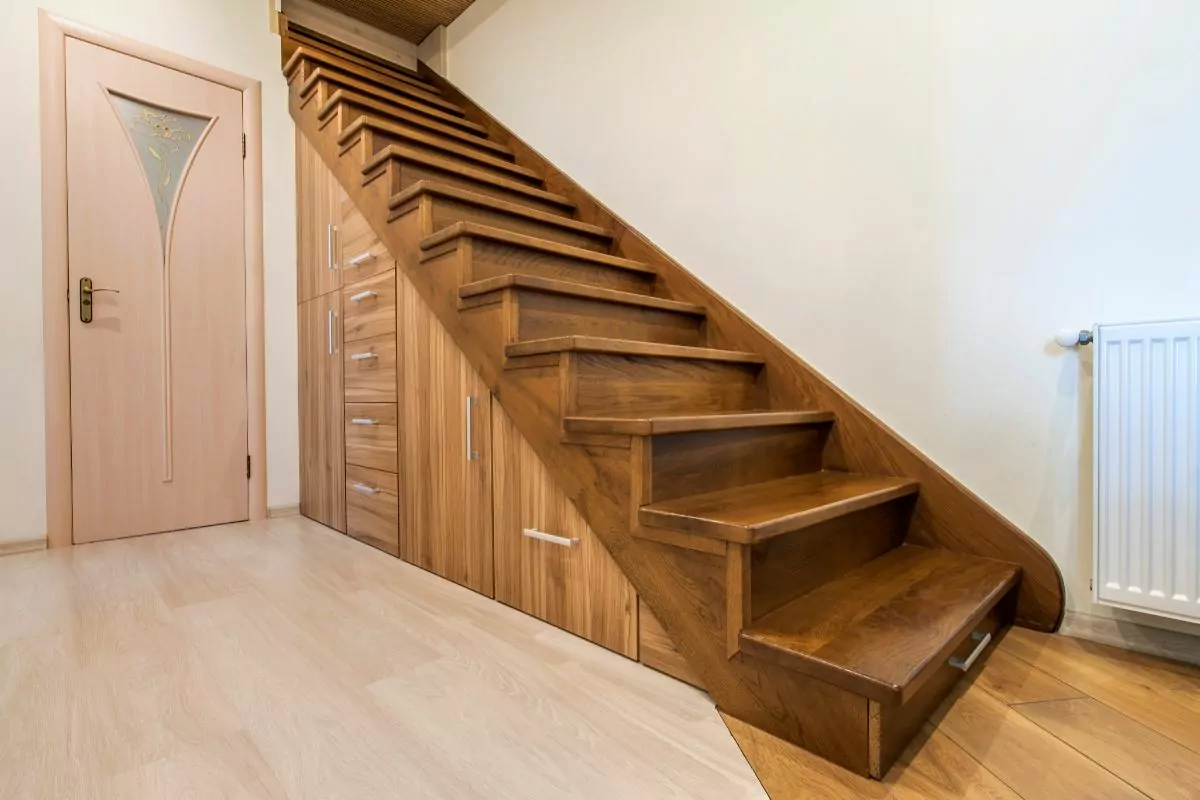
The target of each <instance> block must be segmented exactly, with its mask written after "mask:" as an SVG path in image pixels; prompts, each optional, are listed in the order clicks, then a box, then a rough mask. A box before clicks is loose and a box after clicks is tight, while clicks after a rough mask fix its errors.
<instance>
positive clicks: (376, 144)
mask: <svg viewBox="0 0 1200 800" xmlns="http://www.w3.org/2000/svg"><path fill="white" fill-rule="evenodd" d="M412 130H413V132H414V133H415V134H418V137H421V138H425V139H429V138H434V139H437V140H438V141H437V142H433V143H431V142H428V141H421V140H420V138H409V137H406V136H400V135H396V134H393V133H390V132H386V131H379V130H374V129H371V128H368V129H365V130H363V131H361V132H360V134H359V135H357V136H352V138H350V139H349V140H347V141H346V142H345V143H343V144H342V146H341V148H340V149H341V152H343V153H345V152H348V151H350V150H353V149H355V148H358V152H359V153H360V154H361V156H362V160H363V163H366V162H367V161H369V160H370V159H371V157H372V156H374V155H375V154H376V153H378V152H379V151H380V150H383V149H385V148H387V147H388V146H389V145H393V144H394V145H398V146H400V147H407V148H410V149H412V150H417V151H420V152H422V153H425V154H427V155H430V156H433V157H434V158H442V159H446V160H447V161H452V162H454V163H455V164H459V165H461V166H464V167H469V168H471V169H482V170H485V171H487V172H490V173H493V174H495V175H497V176H498V177H502V178H505V179H507V180H512V181H517V182H519V183H523V184H525V185H526V186H533V187H535V188H541V184H542V180H541V179H540V178H537V177H535V176H530V175H526V174H524V173H523V172H519V171H515V170H511V169H508V168H507V164H508V162H506V161H503V160H501V159H498V158H491V157H489V156H487V155H486V154H484V153H479V152H478V151H474V150H473V151H472V152H471V153H469V154H468V153H463V152H461V150H462V149H463V147H462V145H461V144H460V143H459V142H457V141H456V140H452V139H449V138H446V137H443V136H439V135H437V134H430V133H429V132H428V131H420V130H418V129H416V128H412ZM442 144H446V145H447V146H448V147H449V148H457V149H458V150H459V151H460V152H453V150H451V149H447V148H445V147H442V146H440V145H442ZM477 154H478V155H477Z"/></svg>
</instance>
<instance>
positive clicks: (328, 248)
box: [325, 223, 338, 269]
mask: <svg viewBox="0 0 1200 800" xmlns="http://www.w3.org/2000/svg"><path fill="white" fill-rule="evenodd" d="M337 232H338V229H337V225H334V224H333V223H330V224H329V225H326V226H325V258H326V260H327V261H328V267H329V268H330V269H337V257H336V256H335V255H334V251H335V247H334V242H335V241H337Z"/></svg>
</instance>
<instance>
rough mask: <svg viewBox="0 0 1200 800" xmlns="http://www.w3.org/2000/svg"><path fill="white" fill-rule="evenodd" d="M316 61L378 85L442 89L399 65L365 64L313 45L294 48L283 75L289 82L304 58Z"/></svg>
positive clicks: (436, 90) (432, 91)
mask: <svg viewBox="0 0 1200 800" xmlns="http://www.w3.org/2000/svg"><path fill="white" fill-rule="evenodd" d="M306 59H307V60H309V61H317V62H319V63H322V64H328V65H329V66H331V67H335V68H337V69H340V70H342V71H343V72H349V73H351V74H353V75H355V76H356V77H358V78H360V79H362V80H366V81H370V82H372V83H377V84H379V85H380V86H384V87H389V88H390V87H391V85H392V84H394V83H406V84H409V85H410V86H415V87H417V88H418V89H423V90H425V91H427V92H429V93H430V94H436V95H440V94H441V93H442V90H441V89H439V88H438V87H436V86H434V85H433V84H432V83H429V82H428V81H426V80H424V79H422V78H420V77H419V76H417V75H411V74H409V73H408V72H407V71H405V70H404V69H403V68H401V67H394V68H391V69H388V68H385V67H384V66H382V65H379V66H367V65H365V64H359V63H356V62H354V61H350V60H348V59H345V58H342V57H340V56H337V55H334V54H333V53H329V52H326V51H324V50H319V49H317V48H314V47H308V46H306V45H300V46H299V47H297V48H296V52H294V53H292V57H291V58H289V59H288V60H287V63H286V64H284V65H283V75H284V77H285V78H287V79H288V81H289V82H291V78H292V73H294V72H295V71H296V70H297V69H298V68H299V67H300V64H301V62H303V61H304V60H306Z"/></svg>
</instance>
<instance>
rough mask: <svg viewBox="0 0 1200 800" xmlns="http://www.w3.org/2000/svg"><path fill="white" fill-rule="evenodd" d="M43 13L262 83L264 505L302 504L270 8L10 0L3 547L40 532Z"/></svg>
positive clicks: (217, 2) (291, 177) (0, 268)
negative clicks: (40, 11) (39, 46)
mask: <svg viewBox="0 0 1200 800" xmlns="http://www.w3.org/2000/svg"><path fill="white" fill-rule="evenodd" d="M39 5H43V7H45V8H47V10H49V11H51V12H52V13H54V14H57V15H59V16H61V17H65V18H67V19H70V20H73V21H76V22H81V23H84V24H87V25H90V26H92V27H95V28H99V29H102V30H106V31H109V32H111V33H116V34H120V35H122V36H127V37H129V38H132V39H137V40H140V41H143V42H146V43H148V44H152V45H155V46H157V47H161V48H163V49H166V50H170V51H173V52H176V53H179V54H181V55H184V56H188V57H190V58H194V59H197V60H199V61H204V62H206V63H209V64H212V65H215V66H218V67H222V68H224V69H227V70H230V71H232V72H237V73H240V74H242V75H246V76H249V77H252V78H255V79H257V80H260V81H262V83H263V136H264V148H263V150H264V159H263V160H264V163H263V179H264V196H265V208H264V226H265V231H264V234H265V255H266V297H267V300H266V330H267V469H268V478H269V481H268V487H267V500H268V504H269V505H272V506H276V505H289V504H294V503H296V502H298V498H299V475H298V466H297V465H298V444H297V421H296V414H297V411H296V408H297V406H296V299H295V298H296V289H295V272H296V270H295V260H296V235H295V162H294V155H293V136H294V134H293V133H292V123H291V118H290V117H289V116H288V112H287V91H286V86H285V84H284V81H283V77H282V74H281V73H280V69H279V39H278V38H277V37H276V36H274V35H272V34H271V33H270V30H269V28H268V17H267V11H268V4H267V3H266V2H264V1H263V0H168V1H167V2H164V0H45V2H44V3H39V2H38V0H3V3H2V4H0V74H3V75H5V76H6V80H5V124H4V125H3V126H0V153H3V168H2V171H0V172H2V174H3V191H2V192H0V242H3V255H4V258H3V263H2V264H0V274H3V296H4V301H5V302H4V314H3V316H0V375H3V376H4V388H3V390H0V419H2V420H4V424H3V425H0V511H2V512H3V513H2V514H0V542H3V541H12V540H21V539H31V538H35V537H40V536H44V535H45V532H46V514H45V449H44V448H45V444H44V440H43V436H44V431H45V424H44V423H45V419H44V417H45V413H44V405H43V388H42V387H43V371H42V273H41V258H42V256H41V236H42V233H41V224H42V223H41V199H40V198H41V192H40V188H41V171H40V144H39V139H38V137H39V132H38V50H37V43H38V36H37V10H38V7H39Z"/></svg>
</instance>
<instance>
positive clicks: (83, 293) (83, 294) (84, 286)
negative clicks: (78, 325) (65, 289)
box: [79, 278, 121, 324]
mask: <svg viewBox="0 0 1200 800" xmlns="http://www.w3.org/2000/svg"><path fill="white" fill-rule="evenodd" d="M96 292H112V293H113V294H120V293H121V290H120V289H97V288H95V287H93V286H92V279H91V278H80V279H79V321H80V322H82V323H85V324H86V323H89V322H91V321H92V295H94V294H95V293H96Z"/></svg>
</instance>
